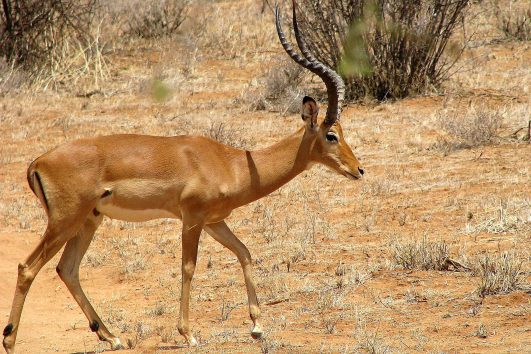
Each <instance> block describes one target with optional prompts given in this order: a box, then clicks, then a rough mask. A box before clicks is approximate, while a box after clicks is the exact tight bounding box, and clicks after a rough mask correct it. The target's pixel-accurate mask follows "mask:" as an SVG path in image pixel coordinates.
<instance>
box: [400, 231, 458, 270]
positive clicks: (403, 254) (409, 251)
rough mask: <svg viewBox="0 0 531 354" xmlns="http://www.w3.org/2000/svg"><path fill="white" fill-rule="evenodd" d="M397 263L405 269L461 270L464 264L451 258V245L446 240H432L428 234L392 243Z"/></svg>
mask: <svg viewBox="0 0 531 354" xmlns="http://www.w3.org/2000/svg"><path fill="white" fill-rule="evenodd" d="M392 252H393V259H394V261H395V263H396V264H397V265H398V266H400V267H402V268H404V269H420V270H450V269H454V270H459V269H461V268H462V266H461V265H460V264H459V263H457V262H455V261H453V260H452V259H450V256H449V247H448V244H447V243H446V242H445V241H439V242H431V241H429V240H428V238H427V237H426V236H424V237H423V238H422V239H420V240H416V241H412V242H407V243H402V242H400V241H398V240H395V242H394V243H393V245H392Z"/></svg>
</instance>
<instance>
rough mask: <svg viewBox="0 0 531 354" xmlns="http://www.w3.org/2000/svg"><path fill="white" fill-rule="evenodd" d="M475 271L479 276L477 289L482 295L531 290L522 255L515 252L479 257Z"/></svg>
mask: <svg viewBox="0 0 531 354" xmlns="http://www.w3.org/2000/svg"><path fill="white" fill-rule="evenodd" d="M474 273H475V275H476V276H478V277H479V285H478V287H477V289H476V291H477V293H478V295H479V296H481V297H485V296H486V295H497V294H507V293H509V292H511V291H516V290H526V291H529V290H531V286H530V284H529V283H527V284H526V283H525V273H524V270H523V261H522V260H521V256H519V255H518V254H516V253H515V252H503V253H501V254H497V255H485V256H481V257H479V259H478V261H477V265H476V267H475V269H474Z"/></svg>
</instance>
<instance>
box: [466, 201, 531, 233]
mask: <svg viewBox="0 0 531 354" xmlns="http://www.w3.org/2000/svg"><path fill="white" fill-rule="evenodd" d="M530 211H531V199H525V198H524V199H519V198H500V197H497V196H495V197H492V198H483V199H482V205H481V207H480V208H479V209H478V210H477V211H475V212H474V214H473V213H472V212H471V211H469V212H468V213H469V214H468V217H467V219H468V220H467V223H466V225H465V232H466V233H478V232H488V233H493V234H502V233H515V232H522V231H523V232H524V233H525V232H526V231H531V223H530V222H529V215H530Z"/></svg>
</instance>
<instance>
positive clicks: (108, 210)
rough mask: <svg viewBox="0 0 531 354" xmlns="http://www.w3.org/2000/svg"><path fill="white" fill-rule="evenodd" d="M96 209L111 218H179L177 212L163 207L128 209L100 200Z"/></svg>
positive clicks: (126, 219) (139, 219)
mask: <svg viewBox="0 0 531 354" xmlns="http://www.w3.org/2000/svg"><path fill="white" fill-rule="evenodd" d="M96 209H97V210H98V211H99V212H100V213H102V214H104V215H106V216H108V217H110V218H111V219H118V220H124V221H148V220H153V219H161V218H172V219H175V218H177V216H176V215H175V214H173V213H170V212H169V211H167V210H163V209H141V210H136V209H127V208H122V207H119V206H117V205H114V204H111V203H101V202H99V203H98V204H97V205H96Z"/></svg>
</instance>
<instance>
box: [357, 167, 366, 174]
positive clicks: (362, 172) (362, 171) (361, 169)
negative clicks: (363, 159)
mask: <svg viewBox="0 0 531 354" xmlns="http://www.w3.org/2000/svg"><path fill="white" fill-rule="evenodd" d="M358 171H360V174H361V175H362V176H363V174H364V173H365V171H364V170H363V168H361V167H358Z"/></svg>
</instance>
